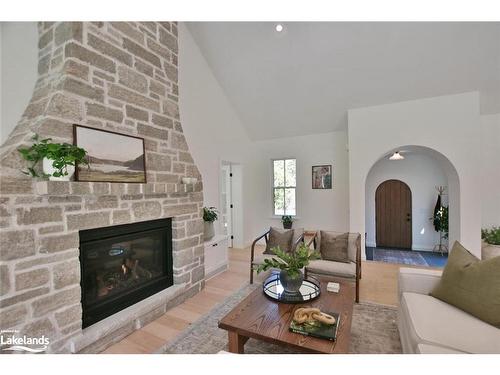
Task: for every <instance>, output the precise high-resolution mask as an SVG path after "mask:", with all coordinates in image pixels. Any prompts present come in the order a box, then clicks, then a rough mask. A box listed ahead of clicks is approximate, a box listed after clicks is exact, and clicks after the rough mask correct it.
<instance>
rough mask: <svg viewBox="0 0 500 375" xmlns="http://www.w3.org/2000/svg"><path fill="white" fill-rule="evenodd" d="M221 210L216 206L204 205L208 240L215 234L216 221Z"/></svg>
mask: <svg viewBox="0 0 500 375" xmlns="http://www.w3.org/2000/svg"><path fill="white" fill-rule="evenodd" d="M218 214H219V212H218V211H217V209H216V208H215V207H203V221H204V239H205V241H208V240H210V239H212V238H213V237H214V236H215V228H214V221H215V220H217V217H218Z"/></svg>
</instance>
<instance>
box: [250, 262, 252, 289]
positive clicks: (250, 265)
mask: <svg viewBox="0 0 500 375" xmlns="http://www.w3.org/2000/svg"><path fill="white" fill-rule="evenodd" d="M250 284H253V267H252V264H251V263H250Z"/></svg>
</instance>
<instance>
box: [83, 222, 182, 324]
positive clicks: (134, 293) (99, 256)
mask: <svg viewBox="0 0 500 375" xmlns="http://www.w3.org/2000/svg"><path fill="white" fill-rule="evenodd" d="M80 265H81V288H82V309H83V328H86V327H88V326H90V325H92V324H94V323H96V322H98V321H100V320H102V319H104V318H106V317H108V316H110V315H113V314H115V313H117V312H119V311H121V310H123V309H125V308H127V307H129V306H131V305H133V304H135V303H137V302H139V301H141V300H143V299H145V298H147V297H149V296H151V295H153V294H155V293H157V292H159V291H161V290H163V289H165V288H168V287H169V286H171V285H173V266H172V219H170V218H169V219H159V220H151V221H146V222H139V223H133V224H125V225H118V226H113V227H105V228H97V229H89V230H82V231H80Z"/></svg>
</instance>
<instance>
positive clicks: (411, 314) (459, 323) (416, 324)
mask: <svg viewBox="0 0 500 375" xmlns="http://www.w3.org/2000/svg"><path fill="white" fill-rule="evenodd" d="M401 309H402V311H403V313H404V314H405V315H406V317H407V318H408V321H409V323H410V324H409V330H410V332H409V334H410V337H411V339H412V341H413V342H415V344H417V345H418V344H431V345H438V346H442V347H445V348H449V349H453V350H459V351H462V352H467V353H500V329H498V328H495V327H493V326H492V325H490V324H488V323H485V322H483V321H481V320H479V319H477V318H475V317H473V316H472V315H470V314H468V313H466V312H465V311H462V310H460V309H458V308H456V307H454V306H452V305H449V304H447V303H446V302H443V301H440V300H438V299H437V298H434V297H431V296H428V295H425V294H418V293H411V292H405V293H403V294H402V297H401Z"/></svg>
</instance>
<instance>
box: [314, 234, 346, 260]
mask: <svg viewBox="0 0 500 375" xmlns="http://www.w3.org/2000/svg"><path fill="white" fill-rule="evenodd" d="M348 238H349V233H343V234H340V235H337V234H333V233H328V232H325V231H321V242H320V244H319V251H320V253H321V258H322V259H324V260H331V261H334V262H344V263H349V256H348V253H347V244H348Z"/></svg>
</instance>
